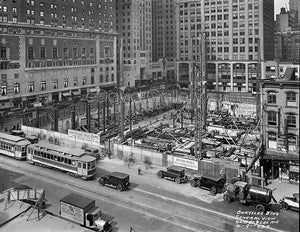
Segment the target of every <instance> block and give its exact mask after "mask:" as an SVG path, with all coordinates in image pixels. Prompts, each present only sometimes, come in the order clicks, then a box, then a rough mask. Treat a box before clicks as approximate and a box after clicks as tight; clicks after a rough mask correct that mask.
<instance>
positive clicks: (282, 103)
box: [261, 68, 300, 181]
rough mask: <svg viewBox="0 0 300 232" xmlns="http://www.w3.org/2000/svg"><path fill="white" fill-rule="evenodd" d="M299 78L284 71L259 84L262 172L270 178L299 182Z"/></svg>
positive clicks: (290, 71)
mask: <svg viewBox="0 0 300 232" xmlns="http://www.w3.org/2000/svg"><path fill="white" fill-rule="evenodd" d="M299 88H300V82H299V77H298V78H297V77H296V76H295V69H294V68H287V69H286V71H285V74H284V76H283V77H282V78H277V79H273V78H272V79H266V80H263V81H262V92H263V101H262V103H263V104H262V108H263V137H264V138H263V141H264V147H265V154H264V155H263V157H262V159H261V164H262V165H263V166H264V170H265V172H267V173H270V174H271V175H272V176H273V178H277V177H279V176H280V177H282V178H285V179H290V180H295V181H299Z"/></svg>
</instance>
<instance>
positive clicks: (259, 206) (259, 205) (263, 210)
mask: <svg viewBox="0 0 300 232" xmlns="http://www.w3.org/2000/svg"><path fill="white" fill-rule="evenodd" d="M255 209H256V211H258V212H265V207H264V206H263V205H261V204H258V205H256V207H255Z"/></svg>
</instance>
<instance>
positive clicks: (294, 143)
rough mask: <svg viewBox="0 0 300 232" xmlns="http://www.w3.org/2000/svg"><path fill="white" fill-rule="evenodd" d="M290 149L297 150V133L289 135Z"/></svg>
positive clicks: (288, 144) (288, 145)
mask: <svg viewBox="0 0 300 232" xmlns="http://www.w3.org/2000/svg"><path fill="white" fill-rule="evenodd" d="M287 147H288V151H291V152H297V137H296V136H295V135H287Z"/></svg>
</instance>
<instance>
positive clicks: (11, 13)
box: [0, 0, 117, 109]
mask: <svg viewBox="0 0 300 232" xmlns="http://www.w3.org/2000/svg"><path fill="white" fill-rule="evenodd" d="M114 2H115V1H113V0H105V1H104V0H103V1H99V0H60V1H46V0H10V1H0V22H1V23H0V38H1V39H0V46H1V48H0V49H1V50H0V51H1V52H0V73H1V96H0V108H1V109H3V108H11V107H20V106H21V107H26V106H28V107H30V106H32V103H35V102H39V103H47V102H51V101H61V100H66V99H69V98H72V97H75V96H82V95H84V94H86V93H87V92H89V91H96V89H98V88H99V87H100V88H109V87H113V86H115V85H116V74H115V72H116V65H117V63H116V42H117V34H116V32H115V16H114V15H115V6H114V4H115V3H114Z"/></svg>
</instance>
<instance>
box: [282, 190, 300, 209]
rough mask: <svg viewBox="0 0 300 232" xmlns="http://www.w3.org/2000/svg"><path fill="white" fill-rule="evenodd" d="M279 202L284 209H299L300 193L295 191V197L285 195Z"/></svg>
mask: <svg viewBox="0 0 300 232" xmlns="http://www.w3.org/2000/svg"><path fill="white" fill-rule="evenodd" d="M279 204H280V206H281V208H282V209H285V210H289V209H292V210H296V211H299V193H294V194H293V197H283V198H282V199H280V201H279Z"/></svg>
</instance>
